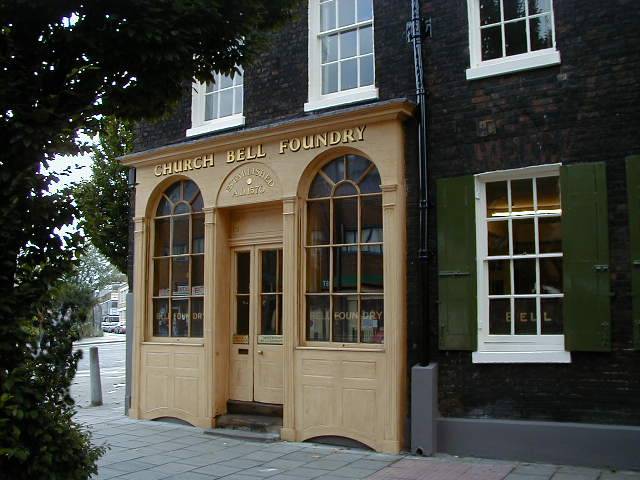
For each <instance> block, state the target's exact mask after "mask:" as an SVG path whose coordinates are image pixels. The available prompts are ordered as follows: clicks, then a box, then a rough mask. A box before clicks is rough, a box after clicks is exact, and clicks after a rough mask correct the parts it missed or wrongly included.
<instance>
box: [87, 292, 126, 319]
mask: <svg viewBox="0 0 640 480" xmlns="http://www.w3.org/2000/svg"><path fill="white" fill-rule="evenodd" d="M127 290H128V285H127V283H126V282H124V283H113V284H111V285H107V286H106V287H104V288H103V289H101V290H96V291H95V293H94V295H95V297H96V300H97V301H96V305H95V306H94V308H93V319H94V324H96V325H102V326H103V325H105V324H118V323H124V322H125V319H126V314H127V311H126V310H127V304H126V301H125V295H126V293H127Z"/></svg>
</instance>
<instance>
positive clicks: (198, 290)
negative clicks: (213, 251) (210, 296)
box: [191, 255, 204, 295]
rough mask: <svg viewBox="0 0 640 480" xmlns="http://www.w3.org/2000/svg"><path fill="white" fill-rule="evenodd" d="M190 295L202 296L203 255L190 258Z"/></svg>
mask: <svg viewBox="0 0 640 480" xmlns="http://www.w3.org/2000/svg"><path fill="white" fill-rule="evenodd" d="M191 295H204V255H194V256H193V257H191Z"/></svg>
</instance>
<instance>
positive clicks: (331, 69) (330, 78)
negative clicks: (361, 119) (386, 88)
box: [305, 0, 378, 111]
mask: <svg viewBox="0 0 640 480" xmlns="http://www.w3.org/2000/svg"><path fill="white" fill-rule="evenodd" d="M309 25H310V28H309V101H308V102H307V103H306V104H305V111H309V110H315V109H320V108H326V107H331V106H334V105H339V104H342V103H352V102H357V101H361V100H367V99H371V98H377V96H378V91H377V89H376V88H375V57H374V41H373V0H310V2H309Z"/></svg>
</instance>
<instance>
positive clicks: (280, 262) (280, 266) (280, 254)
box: [276, 248, 282, 293]
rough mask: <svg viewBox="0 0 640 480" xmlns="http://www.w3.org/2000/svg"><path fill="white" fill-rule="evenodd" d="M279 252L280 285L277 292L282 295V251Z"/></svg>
mask: <svg viewBox="0 0 640 480" xmlns="http://www.w3.org/2000/svg"><path fill="white" fill-rule="evenodd" d="M277 252H278V285H277V290H276V291H277V292H279V293H282V249H281V248H279V249H278V250H277Z"/></svg>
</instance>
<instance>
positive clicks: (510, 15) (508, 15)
mask: <svg viewBox="0 0 640 480" xmlns="http://www.w3.org/2000/svg"><path fill="white" fill-rule="evenodd" d="M525 3H526V0H502V6H503V7H504V19H505V20H512V19H514V18H522V17H524V16H525V15H526V10H525Z"/></svg>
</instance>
